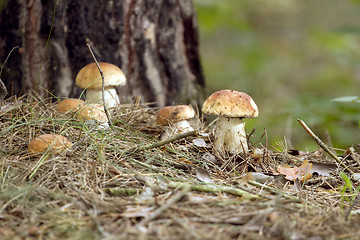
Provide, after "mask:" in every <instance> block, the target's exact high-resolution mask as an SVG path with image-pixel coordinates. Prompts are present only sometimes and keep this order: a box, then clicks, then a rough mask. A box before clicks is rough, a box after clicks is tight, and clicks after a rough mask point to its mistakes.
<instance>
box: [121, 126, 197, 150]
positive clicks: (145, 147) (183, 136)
mask: <svg viewBox="0 0 360 240" xmlns="http://www.w3.org/2000/svg"><path fill="white" fill-rule="evenodd" d="M196 134H197V131H191V132H186V133H181V134H178V135H175V136H173V137H170V138H167V139H164V140H161V141H158V142H155V143H152V144H149V145H145V146H142V147H133V148H130V149H128V150H127V151H129V152H140V151H145V150H149V149H153V148H157V147H161V146H163V145H165V144H167V143H170V142H174V141H177V140H179V139H182V138H186V137H190V136H193V135H196Z"/></svg>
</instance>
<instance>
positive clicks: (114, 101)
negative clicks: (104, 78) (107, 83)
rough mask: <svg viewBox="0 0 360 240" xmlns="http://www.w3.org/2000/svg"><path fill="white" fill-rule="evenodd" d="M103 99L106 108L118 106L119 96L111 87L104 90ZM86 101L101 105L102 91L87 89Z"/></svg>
mask: <svg viewBox="0 0 360 240" xmlns="http://www.w3.org/2000/svg"><path fill="white" fill-rule="evenodd" d="M104 99H105V103H106V107H108V108H112V107H116V106H117V105H118V104H120V99H119V95H118V94H117V92H116V89H115V88H113V87H108V88H105V89H104ZM86 100H87V101H89V102H92V103H100V104H102V103H103V101H102V90H101V89H100V90H98V89H87V90H86Z"/></svg>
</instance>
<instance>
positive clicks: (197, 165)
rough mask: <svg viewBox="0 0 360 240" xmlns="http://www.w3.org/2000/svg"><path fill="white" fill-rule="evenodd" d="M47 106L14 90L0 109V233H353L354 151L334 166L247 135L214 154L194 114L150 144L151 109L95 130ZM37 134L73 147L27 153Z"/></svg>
mask: <svg viewBox="0 0 360 240" xmlns="http://www.w3.org/2000/svg"><path fill="white" fill-rule="evenodd" d="M55 105H56V103H51V102H50V101H48V100H44V101H37V100H36V99H35V98H30V97H23V98H19V99H16V98H10V99H8V100H6V101H5V102H4V103H3V105H2V107H1V110H0V125H1V128H0V131H1V133H0V238H1V239H88V240H90V239H128V240H130V239H222V240H226V239H294V240H295V239H312V240H321V239H359V238H360V218H359V209H360V204H359V203H358V202H359V201H358V198H357V194H358V190H357V186H358V185H359V184H358V181H359V176H358V175H357V173H358V172H359V168H360V154H359V151H358V150H356V149H357V147H358V146H354V148H349V149H344V150H340V149H337V154H338V157H339V159H340V160H341V163H338V162H336V161H335V160H334V159H333V158H332V157H330V156H329V155H327V154H326V153H325V152H324V151H322V150H321V149H320V148H319V150H318V151H316V152H301V151H297V150H291V149H286V146H274V147H272V146H268V147H266V146H262V145H261V144H260V143H256V142H257V141H258V140H259V139H260V138H261V135H262V133H257V132H255V133H256V135H257V136H256V137H255V134H253V135H254V136H253V135H252V136H251V137H250V139H251V141H250V142H251V143H250V149H251V151H250V152H249V153H248V154H246V155H234V156H224V155H221V154H219V153H217V152H216V151H215V150H214V148H213V146H212V143H211V142H212V134H211V126H210V127H206V126H207V125H205V124H204V123H203V121H201V120H197V121H194V123H195V126H197V131H196V132H193V133H190V134H187V136H186V137H185V136H181V135H180V137H177V139H176V140H174V139H172V141H170V142H169V143H167V144H159V145H160V146H155V145H153V144H154V143H158V142H159V136H160V134H161V131H162V130H163V127H161V126H158V125H156V122H155V116H156V113H157V110H158V109H156V108H152V107H148V106H147V105H140V104H131V105H121V106H119V107H118V108H116V109H113V110H112V114H111V120H112V122H113V126H111V127H110V128H108V129H102V130H97V129H98V128H97V125H96V122H89V121H87V122H83V121H79V120H77V118H76V113H72V114H60V113H58V112H56V110H55ZM248 131H250V130H248ZM43 133H56V134H60V135H63V136H65V137H67V138H68V139H69V140H70V141H71V142H72V143H73V145H72V147H71V148H69V149H67V150H66V151H65V152H63V153H59V154H55V153H52V152H51V151H46V152H45V153H42V154H37V155H36V154H29V153H28V151H27V147H28V144H29V142H30V141H31V139H33V138H34V137H36V136H38V135H40V134H43ZM208 133H210V134H208ZM268 134H269V133H268ZM263 137H266V135H265V136H263ZM354 144H357V143H354Z"/></svg>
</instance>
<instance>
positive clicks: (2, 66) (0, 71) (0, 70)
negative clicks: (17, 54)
mask: <svg viewBox="0 0 360 240" xmlns="http://www.w3.org/2000/svg"><path fill="white" fill-rule="evenodd" d="M17 48H19V46H16V47H13V48H12V49H11V51H10V52H9V54H8V55H7V57H6V59H5V61H4V62H3V64H2V65H1V69H0V77H1V74H2V71H3V68H4V66H5V63H6V62H7V60H8V59H9V57H10V55H11V53H12V52H13V51H14V50H15V49H17Z"/></svg>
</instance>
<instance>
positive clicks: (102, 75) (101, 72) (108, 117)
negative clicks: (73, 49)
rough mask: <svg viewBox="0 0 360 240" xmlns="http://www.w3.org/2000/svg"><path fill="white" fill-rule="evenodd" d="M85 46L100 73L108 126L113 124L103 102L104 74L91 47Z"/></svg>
mask: <svg viewBox="0 0 360 240" xmlns="http://www.w3.org/2000/svg"><path fill="white" fill-rule="evenodd" d="M86 46H87V47H88V48H89V51H90V53H91V56H92V57H93V59H94V61H95V63H96V66H97V68H98V69H99V72H100V75H101V80H102V90H101V95H102V101H103V105H104V110H105V114H106V117H107V119H108V122H109V125H110V126H113V124H112V122H111V120H110V114H109V112H108V110H107V107H106V104H105V93H104V92H105V79H104V74H103V71H102V70H101V68H100V65H99V63H98V61H97V60H96V57H95V54H94V53H93V51H92V49H91V47H90V44H89V43H86Z"/></svg>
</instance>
